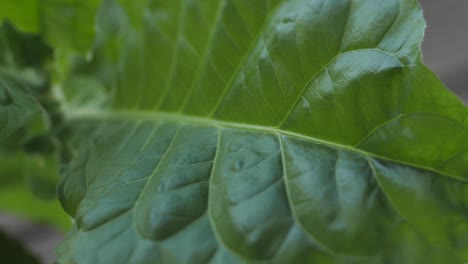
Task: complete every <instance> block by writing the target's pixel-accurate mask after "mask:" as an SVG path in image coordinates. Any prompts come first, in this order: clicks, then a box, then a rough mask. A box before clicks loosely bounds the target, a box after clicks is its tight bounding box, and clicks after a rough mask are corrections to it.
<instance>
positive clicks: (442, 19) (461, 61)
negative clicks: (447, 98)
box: [420, 0, 468, 103]
mask: <svg viewBox="0 0 468 264" xmlns="http://www.w3.org/2000/svg"><path fill="white" fill-rule="evenodd" d="M420 2H421V5H422V7H423V10H424V17H425V18H426V20H427V29H426V36H425V38H424V42H423V56H424V57H423V59H424V62H425V63H426V64H427V65H428V66H429V68H431V69H432V70H433V71H434V72H435V73H436V74H437V75H439V77H440V78H441V79H442V81H443V82H444V83H445V85H446V86H447V87H448V88H450V89H451V90H452V91H454V92H455V93H456V94H458V95H459V96H461V97H462V98H463V100H464V101H465V103H468V1H467V0H444V1H440V0H420Z"/></svg>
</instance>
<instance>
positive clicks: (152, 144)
mask: <svg viewBox="0 0 468 264" xmlns="http://www.w3.org/2000/svg"><path fill="white" fill-rule="evenodd" d="M100 10H101V11H100V13H99V14H98V19H97V21H98V25H97V28H98V32H99V33H98V36H97V41H96V43H97V44H96V47H95V50H94V53H93V54H94V56H93V58H92V60H91V61H90V62H89V65H88V67H89V68H88V69H89V71H88V74H89V75H90V76H95V79H96V81H98V82H101V83H102V85H106V86H107V87H110V88H111V89H113V90H112V93H111V94H112V96H111V95H109V97H110V99H111V100H112V109H110V110H96V109H94V110H90V109H86V110H83V111H82V112H79V111H74V112H70V113H68V120H69V125H70V127H72V128H73V129H74V138H73V140H72V141H71V142H72V144H73V145H74V146H75V147H76V148H77V149H79V151H78V155H77V156H76V158H75V159H74V160H73V161H72V162H71V163H69V164H68V165H67V166H66V167H65V169H64V172H63V179H62V182H61V184H60V186H59V195H60V197H61V202H62V204H63V207H64V209H65V210H66V211H67V212H68V213H69V214H70V215H71V216H73V217H74V218H75V219H76V224H75V226H74V228H73V230H72V231H71V232H70V233H69V235H68V237H67V239H66V240H65V242H64V243H63V244H62V246H61V247H60V249H59V251H58V253H59V262H60V263H223V264H224V263H321V264H322V263H359V264H361V263H372V264H374V263H435V264H438V263H441V264H442V263H463V262H466V261H468V253H467V252H468V240H467V237H468V221H467V214H466V208H467V206H468V198H467V196H466V194H467V192H468V174H467V172H468V140H467V133H468V112H467V111H468V110H467V107H466V106H465V105H464V104H463V103H461V101H460V100H459V99H457V98H456V97H455V96H454V95H453V94H451V93H450V92H449V91H448V90H446V88H445V87H444V86H443V85H442V84H441V82H440V81H439V80H438V79H437V78H436V77H435V76H434V74H432V73H431V72H430V71H429V70H428V69H427V68H426V67H425V66H424V65H423V64H422V62H421V53H420V42H421V39H422V36H423V31H424V27H425V23H424V20H423V17H422V12H421V10H420V7H419V5H418V3H417V1H416V0H399V1H398V0H393V1H374V0H359V1H351V0H349V1H345V0H343V1H306V0H291V1H280V0H277V1H274V0H259V1H251V0H239V1H232V0H224V1H195V0H184V1H163V0H154V1H149V2H148V3H147V4H146V5H144V6H142V2H139V1H132V2H130V1H120V2H119V1H104V2H103V5H102V7H101V9H100ZM104 68H105V69H107V70H108V72H110V73H111V74H107V73H105V72H103V71H100V70H99V69H104ZM71 74H73V71H71Z"/></svg>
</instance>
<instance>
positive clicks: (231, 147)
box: [228, 145, 240, 152]
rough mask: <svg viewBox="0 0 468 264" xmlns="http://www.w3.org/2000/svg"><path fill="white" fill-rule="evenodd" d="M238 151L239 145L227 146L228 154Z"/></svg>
mask: <svg viewBox="0 0 468 264" xmlns="http://www.w3.org/2000/svg"><path fill="white" fill-rule="evenodd" d="M239 149H240V146H239V145H229V148H228V151H229V152H236V151H238V150H239Z"/></svg>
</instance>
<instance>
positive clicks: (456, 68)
mask: <svg viewBox="0 0 468 264" xmlns="http://www.w3.org/2000/svg"><path fill="white" fill-rule="evenodd" d="M382 1H384V0H382ZM421 4H422V6H423V9H424V16H425V18H426V20H427V24H428V27H427V29H426V36H425V39H424V42H423V54H424V62H425V63H426V64H427V65H428V66H429V68H431V69H432V70H433V71H434V72H435V73H436V74H437V75H439V77H440V78H441V79H442V81H443V82H444V83H445V84H446V86H448V87H449V88H450V89H451V90H453V91H454V92H455V93H456V94H458V95H459V96H461V97H462V98H463V99H464V101H465V102H468V0H444V1H440V0H421ZM0 227H3V228H5V229H6V230H7V231H8V233H9V234H10V235H13V236H15V237H17V238H19V239H20V240H21V241H23V242H24V243H26V245H27V246H28V247H29V248H30V249H31V250H32V251H33V252H34V253H35V254H36V255H37V256H39V257H40V258H41V259H43V260H44V263H46V264H49V263H53V261H54V259H55V254H54V248H55V247H56V246H57V245H58V243H59V242H60V240H61V239H62V235H61V234H60V233H59V232H57V231H56V230H53V229H51V228H47V227H44V226H41V225H36V224H32V223H27V222H26V221H23V220H19V219H16V218H13V217H11V216H4V215H3V216H2V215H0Z"/></svg>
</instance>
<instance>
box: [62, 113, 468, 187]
mask: <svg viewBox="0 0 468 264" xmlns="http://www.w3.org/2000/svg"><path fill="white" fill-rule="evenodd" d="M82 120H138V121H141V120H147V121H155V122H157V121H166V122H172V123H177V124H191V125H201V126H211V127H217V128H236V129H240V130H246V131H255V132H261V133H267V134H272V135H277V136H288V137H291V138H294V139H299V140H303V141H307V142H312V143H316V144H322V145H326V146H330V147H334V148H338V149H343V150H348V151H352V152H356V153H360V154H362V155H364V156H366V157H373V158H378V159H382V160H386V161H390V162H394V163H398V164H401V165H406V166H410V167H414V168H417V169H422V170H426V171H430V172H434V173H437V174H439V175H441V176H445V177H448V178H450V179H453V180H457V181H460V182H465V183H468V179H463V178H461V177H459V176H456V175H451V174H448V173H446V172H443V171H440V170H438V169H435V168H431V167H427V166H424V165H421V164H415V163H411V162H407V161H403V160H396V159H392V158H389V157H385V156H382V155H379V154H376V153H372V152H368V151H365V150H362V149H359V148H356V147H354V146H351V145H345V144H341V143H336V142H333V141H328V140H324V139H320V138H316V137H312V136H307V135H304V134H301V133H297V132H292V131H288V130H284V129H281V128H278V127H270V126H261V125H252V124H245V123H238V122H232V121H221V120H216V119H209V118H205V117H198V116H189V115H181V114H178V113H168V112H148V111H113V112H105V111H96V110H94V111H93V110H82V111H75V112H71V113H67V121H68V122H70V123H75V122H79V121H82Z"/></svg>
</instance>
